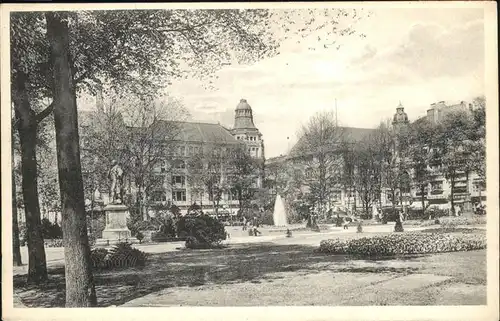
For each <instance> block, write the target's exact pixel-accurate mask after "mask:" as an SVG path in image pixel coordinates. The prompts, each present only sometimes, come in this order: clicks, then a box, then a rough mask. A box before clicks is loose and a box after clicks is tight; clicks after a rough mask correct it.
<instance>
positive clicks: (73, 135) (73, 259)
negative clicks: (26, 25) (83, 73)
mask: <svg viewBox="0 0 500 321" xmlns="http://www.w3.org/2000/svg"><path fill="white" fill-rule="evenodd" d="M45 17H46V21H47V37H48V39H49V43H50V52H51V58H52V61H51V63H52V66H53V79H54V91H53V93H54V121H55V128H56V144H57V164H58V166H57V167H58V169H59V186H60V195H61V204H62V206H61V213H62V228H63V233H64V241H63V242H64V248H65V253H64V254H65V262H66V264H65V279H66V306H67V307H77V306H95V305H96V304H97V297H96V293H95V288H94V281H93V275H92V267H91V259H90V246H89V240H88V236H87V224H86V213H85V203H84V193H83V180H82V171H81V163H80V148H79V135H78V119H77V117H78V116H77V106H76V91H75V87H74V83H73V79H74V78H73V77H74V75H73V71H72V63H71V56H70V52H69V46H70V41H69V29H68V14H67V13H64V12H60V13H55V12H47V13H45Z"/></svg>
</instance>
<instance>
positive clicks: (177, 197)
mask: <svg viewBox="0 0 500 321" xmlns="http://www.w3.org/2000/svg"><path fill="white" fill-rule="evenodd" d="M223 196H224V197H223V198H228V197H230V199H232V200H235V199H237V195H236V193H230V195H229V194H228V193H224V195H223ZM208 199H209V201H212V200H213V197H212V196H211V195H209V197H208ZM166 200H167V194H166V193H165V191H155V192H153V193H151V201H153V202H165V201H166ZM172 201H174V202H185V201H186V190H185V189H183V190H175V191H172Z"/></svg>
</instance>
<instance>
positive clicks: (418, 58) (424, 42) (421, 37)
mask: <svg viewBox="0 0 500 321" xmlns="http://www.w3.org/2000/svg"><path fill="white" fill-rule="evenodd" d="M377 64H384V65H392V66H399V67H400V68H401V69H404V70H406V71H407V72H410V73H413V74H416V75H418V76H420V77H421V78H423V79H431V78H436V77H443V76H450V77H459V76H462V75H465V74H467V73H470V72H472V71H474V70H476V69H477V68H478V67H480V66H483V65H484V25H483V23H482V21H474V22H470V23H467V24H465V25H460V26H458V27H452V28H450V29H446V28H443V27H441V26H440V25H437V24H415V25H414V26H413V27H412V28H411V29H410V31H409V33H408V36H407V38H406V40H405V41H404V42H403V43H402V44H400V45H398V46H397V47H395V48H394V49H392V50H389V51H387V52H385V53H384V54H382V55H380V54H379V55H376V56H375V55H374V56H373V57H372V58H371V59H364V62H363V64H362V65H363V66H368V65H377Z"/></svg>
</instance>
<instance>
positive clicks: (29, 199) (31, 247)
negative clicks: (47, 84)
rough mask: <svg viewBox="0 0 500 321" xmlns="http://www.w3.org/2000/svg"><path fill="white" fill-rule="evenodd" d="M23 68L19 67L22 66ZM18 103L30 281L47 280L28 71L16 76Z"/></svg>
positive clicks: (34, 122)
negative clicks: (27, 85)
mask: <svg viewBox="0 0 500 321" xmlns="http://www.w3.org/2000/svg"><path fill="white" fill-rule="evenodd" d="M18 70H19V69H18ZM14 87H15V89H14V90H13V92H14V99H13V100H14V107H15V112H16V119H17V123H18V125H17V126H18V131H19V140H20V145H21V173H22V192H23V201H24V211H25V217H26V241H27V245H28V280H27V281H28V283H32V282H33V283H37V284H38V283H40V282H44V281H46V280H47V263H46V258H45V247H44V243H43V236H42V229H41V219H40V204H39V200H38V184H37V161H36V136H37V120H36V115H35V112H34V111H33V110H32V109H31V106H30V103H29V98H28V94H27V92H26V75H25V74H23V73H22V72H21V71H19V72H18V73H17V74H16V75H15V77H14Z"/></svg>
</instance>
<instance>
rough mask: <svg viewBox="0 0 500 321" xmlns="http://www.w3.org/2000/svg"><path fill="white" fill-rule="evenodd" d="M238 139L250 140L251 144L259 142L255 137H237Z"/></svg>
mask: <svg viewBox="0 0 500 321" xmlns="http://www.w3.org/2000/svg"><path fill="white" fill-rule="evenodd" d="M236 139H237V140H249V141H251V142H256V141H257V137H255V136H248V137H247V136H236Z"/></svg>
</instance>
